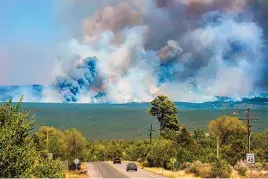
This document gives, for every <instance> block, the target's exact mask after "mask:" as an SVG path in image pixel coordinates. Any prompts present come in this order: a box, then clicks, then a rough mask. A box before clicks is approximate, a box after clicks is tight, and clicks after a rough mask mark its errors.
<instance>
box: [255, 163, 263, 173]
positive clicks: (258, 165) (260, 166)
mask: <svg viewBox="0 0 268 179" xmlns="http://www.w3.org/2000/svg"><path fill="white" fill-rule="evenodd" d="M254 168H255V169H256V170H258V171H261V170H262V168H263V165H262V163H259V162H257V163H255V165H254Z"/></svg>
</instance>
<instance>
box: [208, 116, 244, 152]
mask: <svg viewBox="0 0 268 179" xmlns="http://www.w3.org/2000/svg"><path fill="white" fill-rule="evenodd" d="M208 130H209V134H210V135H211V136H213V137H214V138H215V139H216V143H217V157H218V156H219V147H220V144H230V143H231V142H232V141H234V140H237V139H243V138H244V137H245V135H246V133H247V128H246V125H245V124H244V123H243V122H242V121H241V120H239V119H238V118H236V117H231V116H226V115H223V116H220V117H219V118H217V119H216V120H213V121H211V122H210V123H209V125H208Z"/></svg>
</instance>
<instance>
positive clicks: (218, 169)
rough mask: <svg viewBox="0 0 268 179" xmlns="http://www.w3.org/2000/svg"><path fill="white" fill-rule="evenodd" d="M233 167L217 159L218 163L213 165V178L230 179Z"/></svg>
mask: <svg viewBox="0 0 268 179" xmlns="http://www.w3.org/2000/svg"><path fill="white" fill-rule="evenodd" d="M231 172H232V170H231V167H230V166H229V164H228V163H227V162H226V161H225V160H222V159H217V160H216V162H214V163H213V164H212V171H211V176H210V177H211V178H218V177H219V178H230V175H231Z"/></svg>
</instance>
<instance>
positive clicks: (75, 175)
mask: <svg viewBox="0 0 268 179" xmlns="http://www.w3.org/2000/svg"><path fill="white" fill-rule="evenodd" d="M85 170H87V164H86V163H83V162H82V163H81V169H80V170H78V171H70V170H68V171H67V172H66V178H89V176H88V175H87V174H79V172H80V171H85Z"/></svg>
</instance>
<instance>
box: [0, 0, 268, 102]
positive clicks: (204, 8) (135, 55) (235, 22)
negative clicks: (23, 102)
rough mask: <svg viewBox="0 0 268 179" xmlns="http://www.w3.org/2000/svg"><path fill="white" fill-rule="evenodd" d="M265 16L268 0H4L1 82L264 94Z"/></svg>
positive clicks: (76, 95)
mask: <svg viewBox="0 0 268 179" xmlns="http://www.w3.org/2000/svg"><path fill="white" fill-rule="evenodd" d="M267 16H268V1H266V0H20V1H18V0H3V1H1V7H0V27H1V28H0V87H1V86H8V85H20V86H22V87H21V88H18V90H17V91H16V92H14V91H9V92H7V98H8V97H10V96H14V95H16V96H20V95H25V94H27V96H28V99H29V101H31V100H37V101H46V102H54V101H57V102H59V101H60V102H64V101H65V102H66V101H67V102H82V103H84V102H85V103H92V102H116V103H125V102H147V101H150V100H151V99H153V98H154V97H155V96H157V95H160V94H166V95H168V96H169V97H171V99H172V100H175V101H191V102H192V101H194V102H200V101H202V102H204V101H211V100H214V99H216V97H217V96H228V97H232V98H234V99H237V100H239V99H241V98H242V97H246V96H252V95H253V96H256V95H260V94H262V93H268V79H267V76H268V70H267V69H268V60H267V45H268V44H267V37H268V21H267ZM249 72H250V73H249ZM32 84H39V85H43V86H44V89H43V91H42V94H40V95H38V96H39V97H40V96H41V97H40V98H36V94H35V93H34V92H33V91H31V90H32V89H26V88H23V85H32ZM45 87H48V88H49V89H47V88H45ZM1 98H3V99H4V98H6V97H1V94H0V99H1Z"/></svg>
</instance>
